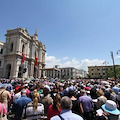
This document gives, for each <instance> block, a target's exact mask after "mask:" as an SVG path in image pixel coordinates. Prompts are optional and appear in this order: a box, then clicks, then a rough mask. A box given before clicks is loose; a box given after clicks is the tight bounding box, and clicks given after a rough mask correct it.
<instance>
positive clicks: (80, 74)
mask: <svg viewBox="0 0 120 120" xmlns="http://www.w3.org/2000/svg"><path fill="white" fill-rule="evenodd" d="M77 76H78V78H87V72H86V71H85V70H83V69H79V70H78V75H77Z"/></svg>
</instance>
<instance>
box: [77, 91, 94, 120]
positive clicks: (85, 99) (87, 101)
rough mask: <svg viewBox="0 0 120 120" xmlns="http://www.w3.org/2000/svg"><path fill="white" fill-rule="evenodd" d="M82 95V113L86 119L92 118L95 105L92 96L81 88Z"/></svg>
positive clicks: (80, 98) (90, 119)
mask: <svg viewBox="0 0 120 120" xmlns="http://www.w3.org/2000/svg"><path fill="white" fill-rule="evenodd" d="M81 95H82V96H80V97H79V101H80V110H81V113H82V114H83V117H84V118H85V119H86V120H92V108H93V106H94V104H93V101H92V98H91V97H89V96H87V94H86V91H85V90H81Z"/></svg>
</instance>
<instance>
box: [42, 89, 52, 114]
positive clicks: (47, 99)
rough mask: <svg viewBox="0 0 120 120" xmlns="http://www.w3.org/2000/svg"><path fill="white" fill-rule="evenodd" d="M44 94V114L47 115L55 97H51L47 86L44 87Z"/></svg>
mask: <svg viewBox="0 0 120 120" xmlns="http://www.w3.org/2000/svg"><path fill="white" fill-rule="evenodd" d="M43 94H44V96H43V97H42V99H41V103H42V104H43V105H44V115H45V116H47V113H48V108H49V106H50V105H51V104H53V99H52V98H51V97H49V89H48V88H47V87H44V89H43Z"/></svg>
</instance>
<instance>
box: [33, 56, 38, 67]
mask: <svg viewBox="0 0 120 120" xmlns="http://www.w3.org/2000/svg"><path fill="white" fill-rule="evenodd" d="M37 63H38V58H37V57H36V58H35V64H34V65H35V66H37Z"/></svg>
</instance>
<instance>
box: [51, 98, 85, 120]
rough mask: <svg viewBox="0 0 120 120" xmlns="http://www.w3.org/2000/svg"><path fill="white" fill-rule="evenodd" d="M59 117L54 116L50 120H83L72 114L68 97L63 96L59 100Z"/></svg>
mask: <svg viewBox="0 0 120 120" xmlns="http://www.w3.org/2000/svg"><path fill="white" fill-rule="evenodd" d="M61 109H62V111H61V112H60V115H55V116H53V117H52V118H50V120H61V119H62V120H83V118H82V117H81V116H79V115H77V114H75V113H72V111H71V109H72V101H71V99H70V98H69V97H68V96H64V97H62V99H61Z"/></svg>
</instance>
